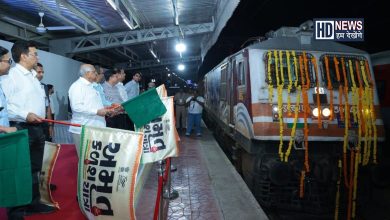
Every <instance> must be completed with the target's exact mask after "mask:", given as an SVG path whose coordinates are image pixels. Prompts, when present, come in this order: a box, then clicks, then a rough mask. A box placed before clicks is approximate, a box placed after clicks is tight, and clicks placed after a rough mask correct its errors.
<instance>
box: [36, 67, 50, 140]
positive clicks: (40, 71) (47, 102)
mask: <svg viewBox="0 0 390 220" xmlns="http://www.w3.org/2000/svg"><path fill="white" fill-rule="evenodd" d="M34 70H35V72H36V76H35V77H37V79H38V80H39V82H40V83H41V86H42V88H43V90H44V91H45V106H46V118H47V119H50V120H52V119H53V118H52V115H51V114H52V112H51V107H50V106H51V103H50V99H49V88H48V87H47V85H46V84H44V83H42V79H43V75H44V74H45V71H44V69H43V65H42V64H41V63H37V65H36V66H35V67H34ZM42 126H43V131H44V133H45V140H46V141H50V142H51V141H52V137H53V135H54V131H53V123H47V122H43V123H42Z"/></svg>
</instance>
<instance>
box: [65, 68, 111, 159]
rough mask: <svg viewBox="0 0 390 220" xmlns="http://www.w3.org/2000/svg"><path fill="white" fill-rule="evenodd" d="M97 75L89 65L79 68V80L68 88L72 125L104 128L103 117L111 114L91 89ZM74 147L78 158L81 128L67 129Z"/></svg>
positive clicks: (72, 127) (97, 94) (96, 93)
mask: <svg viewBox="0 0 390 220" xmlns="http://www.w3.org/2000/svg"><path fill="white" fill-rule="evenodd" d="M96 77H97V73H96V70H95V67H93V66H92V65H90V64H83V65H81V66H80V78H79V79H78V80H77V81H75V82H74V83H73V84H72V85H71V86H70V88H69V101H70V107H71V108H72V120H71V122H72V123H73V124H81V125H91V126H95V127H106V121H105V119H104V117H105V116H106V115H109V114H111V113H112V112H113V110H110V109H108V108H104V106H103V103H102V100H101V98H100V95H99V92H98V91H96V90H95V89H94V88H93V84H92V83H93V82H95V81H96ZM69 132H71V133H72V138H73V141H74V144H75V145H76V151H77V156H80V152H79V148H80V133H81V127H74V126H70V127H69Z"/></svg>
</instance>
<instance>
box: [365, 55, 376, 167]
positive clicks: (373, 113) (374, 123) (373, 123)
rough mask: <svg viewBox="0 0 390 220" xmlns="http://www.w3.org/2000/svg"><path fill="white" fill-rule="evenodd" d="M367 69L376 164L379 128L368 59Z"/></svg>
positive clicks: (374, 161)
mask: <svg viewBox="0 0 390 220" xmlns="http://www.w3.org/2000/svg"><path fill="white" fill-rule="evenodd" d="M364 64H365V65H364V66H365V71H362V72H366V73H367V77H368V81H369V84H370V85H371V88H370V94H371V95H370V96H369V97H370V104H371V108H370V113H371V118H372V119H371V121H372V126H373V130H374V138H373V139H374V140H373V141H374V146H373V148H374V149H373V163H374V164H376V163H377V147H378V146H377V138H378V136H377V128H376V114H375V105H374V82H373V80H372V78H371V72H370V68H369V65H368V61H367V60H365V63H364Z"/></svg>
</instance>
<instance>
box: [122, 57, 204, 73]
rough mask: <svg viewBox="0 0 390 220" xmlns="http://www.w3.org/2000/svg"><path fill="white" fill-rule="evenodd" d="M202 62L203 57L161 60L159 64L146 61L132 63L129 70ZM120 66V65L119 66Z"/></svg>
mask: <svg viewBox="0 0 390 220" xmlns="http://www.w3.org/2000/svg"><path fill="white" fill-rule="evenodd" d="M200 60H201V56H192V57H186V58H179V57H178V58H168V59H160V62H158V61H157V60H156V59H153V60H144V61H141V62H130V65H128V66H129V68H128V69H130V70H132V69H144V68H151V67H158V66H167V65H173V64H178V63H189V62H197V61H200ZM118 65H119V64H118Z"/></svg>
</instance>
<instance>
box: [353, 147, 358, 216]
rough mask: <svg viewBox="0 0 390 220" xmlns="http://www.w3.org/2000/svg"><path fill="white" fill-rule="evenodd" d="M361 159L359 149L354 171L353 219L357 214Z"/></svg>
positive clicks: (356, 154)
mask: <svg viewBox="0 0 390 220" xmlns="http://www.w3.org/2000/svg"><path fill="white" fill-rule="evenodd" d="M352 153H353V152H352ZM359 161H360V152H359V150H357V151H356V152H355V171H354V178H353V197H352V218H353V219H354V218H355V216H356V197H357V186H358V174H359Z"/></svg>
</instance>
